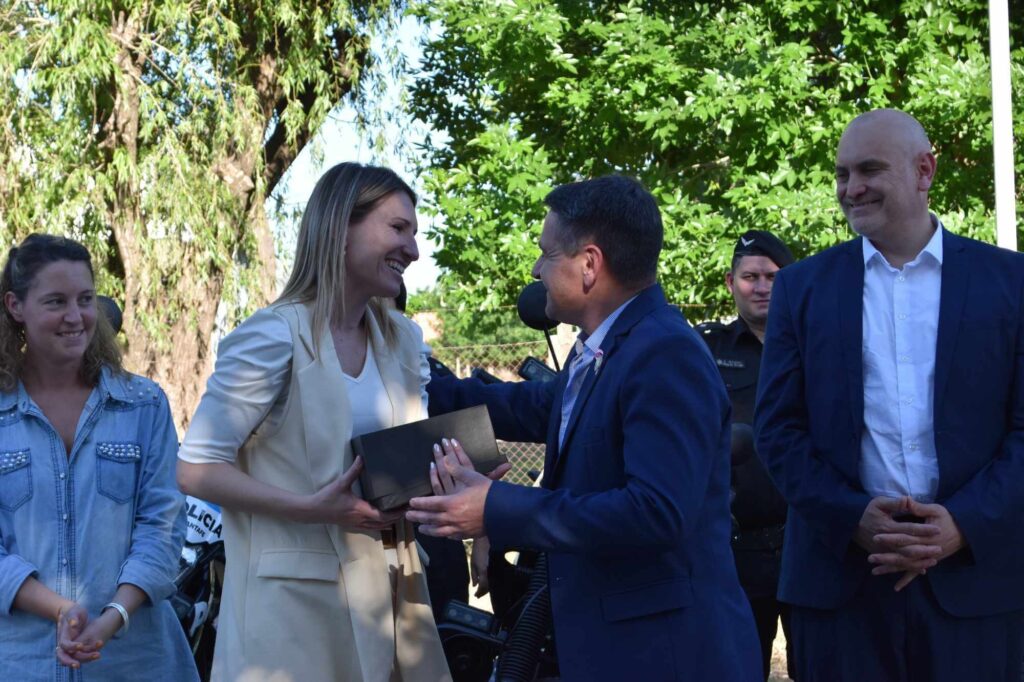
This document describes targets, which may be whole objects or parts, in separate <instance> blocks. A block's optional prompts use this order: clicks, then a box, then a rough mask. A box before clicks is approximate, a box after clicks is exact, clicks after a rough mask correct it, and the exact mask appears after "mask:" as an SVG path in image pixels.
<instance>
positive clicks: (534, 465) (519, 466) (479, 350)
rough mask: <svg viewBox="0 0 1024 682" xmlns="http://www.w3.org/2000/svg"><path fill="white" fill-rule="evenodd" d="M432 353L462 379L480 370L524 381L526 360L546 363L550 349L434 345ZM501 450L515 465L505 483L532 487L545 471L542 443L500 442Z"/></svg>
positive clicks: (541, 345)
mask: <svg viewBox="0 0 1024 682" xmlns="http://www.w3.org/2000/svg"><path fill="white" fill-rule="evenodd" d="M433 352H434V357H435V358H437V359H438V360H440V361H441V362H443V363H444V364H445V365H446V366H447V367H448V368H449V369H450V370H451V371H453V372H455V374H457V375H458V376H460V377H467V376H469V375H470V373H471V372H472V371H473V369H475V368H480V369H482V370H484V371H486V372H488V373H489V374H492V375H494V376H496V377H497V378H499V379H501V380H502V381H521V379H520V377H519V375H518V374H517V373H516V372H517V370H518V369H519V366H520V365H521V364H522V363H523V360H525V359H526V358H527V357H529V356H531V355H532V356H533V357H535V358H538V359H540V360H544V361H546V360H547V355H548V347H547V343H546V342H545V341H543V340H541V341H528V342H525V343H495V344H484V345H476V346H434V347H433ZM498 447H499V448H500V449H501V452H502V453H503V454H504V455H505V456H506V457H507V458H508V461H509V463H510V464H512V471H510V472H509V473H508V474H507V475H506V476H505V480H506V481H510V482H512V483H520V484H523V485H531V484H532V482H533V479H532V478H531V473H532V474H533V475H536V472H539V471H540V470H541V469H543V468H544V445H543V444H542V443H512V442H507V441H498Z"/></svg>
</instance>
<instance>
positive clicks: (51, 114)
mask: <svg viewBox="0 0 1024 682" xmlns="http://www.w3.org/2000/svg"><path fill="white" fill-rule="evenodd" d="M395 4H396V3H394V2H390V1H385V0H352V1H345V0H319V1H316V2H313V1H310V2H306V1H303V0H275V1H273V2H270V1H265V2H264V1H251V2H241V1H238V0H210V1H209V2H199V3H197V2H190V1H188V0H160V1H159V2H151V1H150V0H89V1H88V2H84V1H82V0H47V1H46V2H42V1H41V0H8V2H5V3H2V5H0V242H2V243H3V244H4V245H10V244H11V243H13V242H15V241H17V240H19V239H20V238H22V237H23V236H24V235H25V234H27V233H29V232H33V231H48V232H54V233H61V234H66V235H68V236H72V237H75V238H77V239H80V240H82V241H84V242H85V243H86V244H87V245H88V247H89V248H90V250H91V252H92V253H93V256H94V259H95V260H96V261H97V263H98V264H99V265H100V266H101V272H100V273H99V277H98V279H99V288H100V291H101V292H102V293H108V294H111V295H113V296H114V297H115V298H117V299H118V300H120V301H122V302H123V305H124V307H125V328H126V334H125V338H126V342H127V345H128V356H127V359H128V366H129V367H130V368H131V369H132V370H133V371H136V372H141V373H143V374H147V375H150V376H152V377H153V378H155V379H157V380H159V381H160V382H161V383H163V384H164V387H165V388H166V389H167V390H168V392H169V393H170V395H171V398H172V403H173V405H174V407H175V415H176V418H177V421H178V424H179V426H180V425H184V424H185V423H187V419H188V415H189V414H190V413H191V411H192V409H194V407H195V403H196V401H197V398H198V395H199V392H200V391H201V389H202V378H203V377H204V376H205V375H206V374H207V372H208V371H209V365H210V348H209V345H210V338H211V332H212V331H213V329H214V325H215V321H216V320H217V318H218V306H219V304H220V302H221V301H222V300H227V301H228V302H230V303H233V304H235V305H230V306H227V308H228V309H229V312H228V313H227V318H228V319H227V323H228V326H231V323H232V322H233V321H234V320H235V319H236V316H237V314H239V312H240V311H241V310H243V309H245V308H246V307H249V308H251V307H252V306H253V305H256V304H258V303H261V302H264V301H266V300H267V298H268V297H269V296H270V295H272V293H273V288H274V243H273V237H272V234H271V231H270V229H269V227H268V220H267V216H266V215H265V213H264V203H265V200H266V198H267V197H268V196H269V195H270V193H271V192H272V191H273V190H274V188H275V187H276V186H277V185H278V183H279V182H280V181H281V178H282V176H283V175H284V173H285V171H286V170H287V169H288V167H289V165H290V164H291V162H292V161H293V160H294V159H295V157H296V155H297V154H298V152H299V151H300V150H301V149H302V147H303V145H304V144H305V143H306V141H307V140H308V139H309V138H310V136H311V135H312V134H314V133H315V132H316V130H317V128H318V127H319V126H320V124H321V122H322V121H323V120H324V118H325V117H326V115H327V114H328V113H329V112H330V111H331V110H332V109H333V108H334V107H335V106H336V105H337V104H338V102H339V100H341V99H342V98H343V97H345V96H346V95H348V94H349V93H351V92H352V91H353V88H355V87H357V86H358V84H359V83H360V77H361V75H362V74H363V72H364V70H365V69H366V68H367V67H368V66H369V60H370V53H369V35H370V32H371V31H372V30H374V28H379V27H382V26H385V25H387V24H388V22H389V21H391V20H392V19H393V10H394V5H395ZM223 314H224V313H223V310H222V312H221V317H223Z"/></svg>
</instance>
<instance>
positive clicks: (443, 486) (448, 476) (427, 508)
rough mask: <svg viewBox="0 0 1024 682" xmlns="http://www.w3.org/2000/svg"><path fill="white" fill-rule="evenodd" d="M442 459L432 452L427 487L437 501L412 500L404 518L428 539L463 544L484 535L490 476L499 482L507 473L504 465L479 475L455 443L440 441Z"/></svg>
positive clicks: (433, 499) (506, 467)
mask: <svg viewBox="0 0 1024 682" xmlns="http://www.w3.org/2000/svg"><path fill="white" fill-rule="evenodd" d="M441 444H442V446H443V448H444V453H445V454H444V457H443V458H441V459H438V455H439V454H440V453H439V452H438V450H437V449H436V448H435V450H434V460H435V461H434V464H432V465H431V469H430V483H431V485H432V487H433V488H434V493H435V495H436V497H414V498H413V499H411V500H410V501H409V506H410V507H411V508H412V511H409V512H406V514H405V518H407V519H409V520H410V521H412V522H413V523H419V524H421V525H420V530H421V531H422V532H424V533H426V534H427V535H433V536H435V537H441V538H454V539H457V540H465V539H467V538H479V537H481V536H483V535H484V502H485V501H486V500H487V492H488V491H489V490H490V489H491V480H492V479H491V478H490V477H491V476H493V477H495V478H500V477H501V476H504V475H505V473H506V472H507V471H508V470H509V468H510V467H509V465H508V464H504V465H502V466H500V467H498V468H497V469H495V470H494V471H492V472H491V473H490V474H489V475H488V476H484V475H483V474H479V473H477V472H476V470H475V469H474V468H473V463H472V462H471V461H470V459H469V457H468V456H467V455H466V453H465V451H463V449H462V445H460V444H459V442H458V441H456V440H454V439H453V440H450V441H449V440H448V439H444V440H442V441H441Z"/></svg>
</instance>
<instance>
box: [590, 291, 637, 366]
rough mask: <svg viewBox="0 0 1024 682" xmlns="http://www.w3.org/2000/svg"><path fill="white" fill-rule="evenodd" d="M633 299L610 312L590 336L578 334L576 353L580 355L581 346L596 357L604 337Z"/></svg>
mask: <svg viewBox="0 0 1024 682" xmlns="http://www.w3.org/2000/svg"><path fill="white" fill-rule="evenodd" d="M635 298H636V296H633V297H631V298H630V299H629V300H627V301H626V302H625V303H623V304H622V305H620V306H619V307H618V308H616V309H615V310H614V311H612V314H611V315H609V316H608V317H606V318H604V321H603V322H601V324H599V325H598V326H597V329H595V330H594V333H593V334H591V335H590V336H587V334H586V333H585V332H580V335H579V337H577V339H576V343H577V345H576V351H577V353H582V349H581V348H580V345H583V346H585V347H586V350H589V351H590V354H592V355H597V353H598V351H600V350H601V344H602V343H603V342H604V337H606V336H608V332H609V330H611V328H612V325H613V324H615V320H617V319H619V315H621V314H622V311H623V310H625V309H626V306H628V305H629V304H630V303H632V302H633V300H634V299H635Z"/></svg>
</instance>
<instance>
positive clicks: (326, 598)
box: [178, 163, 450, 682]
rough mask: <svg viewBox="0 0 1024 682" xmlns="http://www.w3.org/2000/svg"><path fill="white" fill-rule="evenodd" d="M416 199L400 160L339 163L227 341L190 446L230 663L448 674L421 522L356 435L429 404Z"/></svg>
mask: <svg viewBox="0 0 1024 682" xmlns="http://www.w3.org/2000/svg"><path fill="white" fill-rule="evenodd" d="M415 203H416V196H415V194H414V193H413V191H412V190H411V189H410V188H409V186H408V185H407V184H406V183H405V182H404V181H402V180H401V178H399V177H398V176H397V175H396V174H395V173H394V172H392V171H391V170H388V169H386V168H379V167H373V166H363V165H360V164H357V163H342V164H338V165H337V166H334V167H333V168H331V169H330V170H328V171H327V172H326V173H325V174H324V176H323V177H322V178H321V179H320V180H319V182H318V183H317V185H316V187H315V188H314V190H313V193H312V195H311V196H310V199H309V202H308V204H307V205H306V210H305V213H304V215H303V218H302V224H301V227H300V230H299V237H298V245H297V246H296V252H295V266H294V270H293V271H292V274H291V277H290V279H289V280H288V283H287V284H286V286H285V289H284V292H283V293H282V294H281V296H280V298H279V299H278V300H277V301H276V302H275V303H274V304H273V305H271V306H269V307H267V308H264V309H263V310H260V311H259V312H257V313H256V314H254V315H253V316H252V317H250V318H249V319H248V320H246V321H245V322H244V323H242V325H241V326H239V327H238V328H237V329H236V330H235V331H234V332H232V333H231V334H230V335H229V336H228V337H226V338H225V339H224V340H223V341H221V344H220V348H219V351H218V359H217V365H216V368H215V370H214V373H213V376H212V377H211V378H210V380H209V382H208V384H207V389H206V393H205V395H204V396H203V398H202V400H201V401H200V404H199V407H198V409H197V411H196V414H195V416H194V418H193V420H192V423H191V425H190V427H189V430H188V433H187V434H186V436H185V440H184V442H183V444H182V448H181V450H180V452H179V455H178V456H179V464H178V480H179V483H180V485H181V486H182V488H183V489H184V490H185V491H187V492H188V493H189V494H190V495H194V496H196V497H200V498H202V499H206V500H210V501H212V502H215V503H217V504H220V505H221V506H222V507H223V510H224V542H225V550H226V553H227V569H226V570H227V574H226V576H225V588H224V600H223V606H222V609H221V615H220V622H219V626H218V640H217V645H216V651H215V655H214V669H213V676H214V679H223V680H234V679H237V678H239V677H240V676H243V675H245V678H246V679H247V680H249V679H269V678H271V677H272V676H274V675H276V674H278V672H280V673H283V674H285V675H287V676H288V679H293V680H303V681H304V682H307V681H308V682H315V681H317V680H324V681H332V682H333V681H335V680H346V681H351V682H357V681H360V680H365V681H366V682H377V681H386V680H392V681H397V680H403V681H411V680H422V681H423V682H437V681H438V680H448V679H450V676H449V673H448V667H447V664H446V662H445V660H444V654H443V652H442V649H441V644H440V640H439V639H438V636H437V632H436V630H435V627H434V619H433V616H432V614H431V610H430V601H429V598H428V596H427V588H426V582H425V580H424V577H423V570H422V567H421V563H420V559H419V557H418V555H417V550H416V545H415V541H414V539H413V531H412V528H411V526H410V525H409V524H408V523H405V522H404V521H402V520H401V514H400V513H384V512H381V511H378V510H377V509H375V508H373V507H372V506H371V505H370V504H368V503H367V502H366V501H364V500H363V499H361V497H360V495H359V487H358V483H357V479H358V476H359V472H360V470H361V466H362V463H361V461H360V460H359V459H358V458H353V455H352V450H351V447H350V445H349V443H350V441H351V439H352V437H354V436H358V435H360V434H363V433H368V432H371V431H377V430H379V429H383V428H387V427H391V426H395V425H398V424H403V423H406V422H410V421H415V420H418V419H421V418H423V417H425V416H426V408H425V403H426V392H425V385H426V383H427V381H428V380H429V370H428V368H427V365H426V360H425V357H424V356H423V354H422V353H421V350H422V344H423V340H422V333H421V332H420V330H419V328H418V327H417V326H416V325H415V323H413V322H412V321H411V320H408V319H407V318H405V317H404V316H402V315H401V314H400V313H399V312H397V311H396V310H394V303H393V299H394V298H395V297H396V296H398V295H399V293H400V290H401V286H402V274H403V272H404V271H405V269H406V267H408V266H409V264H410V263H412V262H413V261H415V260H416V259H417V258H418V257H419V253H418V251H417V247H416V241H415V235H416V230H417V222H416V212H415ZM396 522H398V523H397V524H396ZM274 679H277V678H276V677H275V678H274Z"/></svg>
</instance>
